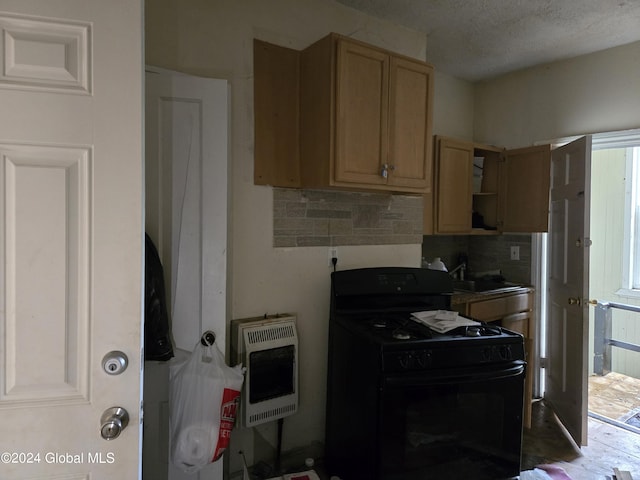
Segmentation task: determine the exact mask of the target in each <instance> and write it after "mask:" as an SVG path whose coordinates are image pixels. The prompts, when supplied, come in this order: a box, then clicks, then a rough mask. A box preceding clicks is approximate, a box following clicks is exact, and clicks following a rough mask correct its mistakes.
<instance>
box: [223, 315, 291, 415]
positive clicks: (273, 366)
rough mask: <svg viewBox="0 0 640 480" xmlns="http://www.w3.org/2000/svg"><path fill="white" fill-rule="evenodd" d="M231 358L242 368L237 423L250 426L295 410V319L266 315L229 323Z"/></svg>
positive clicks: (287, 316) (285, 316)
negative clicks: (241, 386) (243, 377)
mask: <svg viewBox="0 0 640 480" xmlns="http://www.w3.org/2000/svg"><path fill="white" fill-rule="evenodd" d="M231 355H232V358H233V359H235V360H236V362H237V363H240V362H242V365H243V366H245V367H246V369H247V371H246V373H245V380H244V385H243V391H242V395H241V401H240V416H239V418H240V421H241V425H242V426H243V427H252V426H254V425H259V424H261V423H264V422H268V421H271V420H277V419H280V418H283V417H286V416H288V415H291V414H293V413H295V412H296V411H297V410H298V334H297V332H296V317H295V316H294V315H291V314H279V315H269V316H266V315H265V316H264V317H255V318H244V319H239V320H232V321H231Z"/></svg>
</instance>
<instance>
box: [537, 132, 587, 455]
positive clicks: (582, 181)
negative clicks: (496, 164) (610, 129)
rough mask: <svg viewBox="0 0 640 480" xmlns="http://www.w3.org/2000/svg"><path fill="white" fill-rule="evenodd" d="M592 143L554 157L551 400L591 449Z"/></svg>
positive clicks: (575, 434) (549, 349)
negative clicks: (589, 397) (588, 391)
mask: <svg viewBox="0 0 640 480" xmlns="http://www.w3.org/2000/svg"><path fill="white" fill-rule="evenodd" d="M590 166H591V137H582V138H580V139H578V140H576V141H574V142H572V143H570V144H568V145H565V146H563V147H560V148H558V149H556V150H554V151H553V152H552V154H551V227H550V231H549V244H548V245H549V246H548V248H549V252H548V255H549V257H548V258H549V268H548V272H549V278H548V305H549V311H548V327H547V358H548V359H547V368H546V391H545V398H546V399H547V400H548V401H550V402H551V404H552V406H553V409H554V411H555V412H556V414H557V415H558V417H559V418H560V420H561V421H562V423H563V424H564V426H565V427H566V428H567V430H568V431H569V433H570V434H571V436H572V437H573V439H574V440H575V441H576V443H577V444H578V445H586V444H587V408H588V403H587V369H588V358H587V355H588V339H589V312H588V310H587V305H588V303H587V301H588V300H587V299H588V292H589V290H588V286H589V285H588V282H589V251H588V247H589V244H590V240H589V197H590V192H589V189H590V176H591V175H590Z"/></svg>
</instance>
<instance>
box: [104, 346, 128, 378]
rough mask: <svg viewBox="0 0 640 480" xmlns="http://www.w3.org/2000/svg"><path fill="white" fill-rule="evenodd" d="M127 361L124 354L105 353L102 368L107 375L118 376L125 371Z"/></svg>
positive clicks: (116, 351)
mask: <svg viewBox="0 0 640 480" xmlns="http://www.w3.org/2000/svg"><path fill="white" fill-rule="evenodd" d="M127 365H129V359H128V358H127V355H126V354H125V353H124V352H120V351H118V350H114V351H112V352H109V353H107V354H106V355H105V356H104V358H103V359H102V368H103V369H104V371H105V372H107V373H108V374H109V375H120V374H121V373H122V372H124V371H125V370H126V369H127Z"/></svg>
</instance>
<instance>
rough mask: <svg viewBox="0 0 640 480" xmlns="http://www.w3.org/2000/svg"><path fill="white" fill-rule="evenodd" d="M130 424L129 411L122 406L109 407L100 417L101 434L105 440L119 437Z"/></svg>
mask: <svg viewBox="0 0 640 480" xmlns="http://www.w3.org/2000/svg"><path fill="white" fill-rule="evenodd" d="M127 425H129V413H128V412H127V411H126V410H125V409H124V408H122V407H111V408H107V409H106V410H105V411H104V413H103V414H102V417H100V435H101V436H102V438H104V439H105V440H113V439H115V438H118V437H119V436H120V434H121V433H122V431H123V430H124V429H125V427H126V426H127Z"/></svg>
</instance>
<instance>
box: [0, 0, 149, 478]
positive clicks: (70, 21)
mask: <svg viewBox="0 0 640 480" xmlns="http://www.w3.org/2000/svg"><path fill="white" fill-rule="evenodd" d="M142 13H143V10H142V2H141V1H140V0H110V1H104V0H58V1H55V2H51V1H47V0H15V1H13V0H2V2H1V3H0V29H1V30H2V32H1V34H0V45H1V48H0V62H1V64H2V65H1V68H0V105H2V115H0V161H1V165H0V256H1V257H2V258H1V261H0V424H1V425H2V426H1V430H2V433H1V434H0V453H1V454H2V457H1V459H0V460H1V461H0V478H2V479H12V480H16V479H27V478H29V479H33V478H38V479H54V478H55V479H62V478H64V479H65V480H88V479H89V478H91V479H92V480H107V479H115V478H119V479H136V478H138V477H139V468H140V467H139V465H140V454H139V451H140V446H141V440H140V438H141V437H140V417H141V416H140V409H141V408H140V406H141V391H140V379H141V365H140V354H141V328H142V291H143V288H142V287H143V279H144V276H143V251H144V250H143V249H144V237H143V226H142V220H143V211H142V205H143V203H142V202H143V198H142V194H143V176H142V174H143V171H142V167H143V161H142V35H143V33H142ZM113 350H120V351H122V352H124V353H125V354H126V355H127V357H128V360H129V363H128V367H127V368H126V370H124V371H123V372H122V373H121V374H119V375H110V374H107V373H106V372H105V370H104V369H103V366H102V360H103V357H104V356H105V354H107V353H108V352H110V351H113ZM114 406H117V407H122V408H124V409H125V410H127V411H128V414H129V416H130V418H129V423H128V426H127V427H126V428H125V429H124V430H123V431H122V432H121V433H120V435H119V436H118V437H117V438H115V439H112V440H110V441H107V440H105V439H103V438H102V437H101V430H102V423H101V415H102V413H103V412H104V411H105V410H107V409H109V408H110V407H114ZM104 433H105V434H109V435H111V434H114V433H115V428H114V425H113V424H112V425H111V427H105V429H104Z"/></svg>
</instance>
